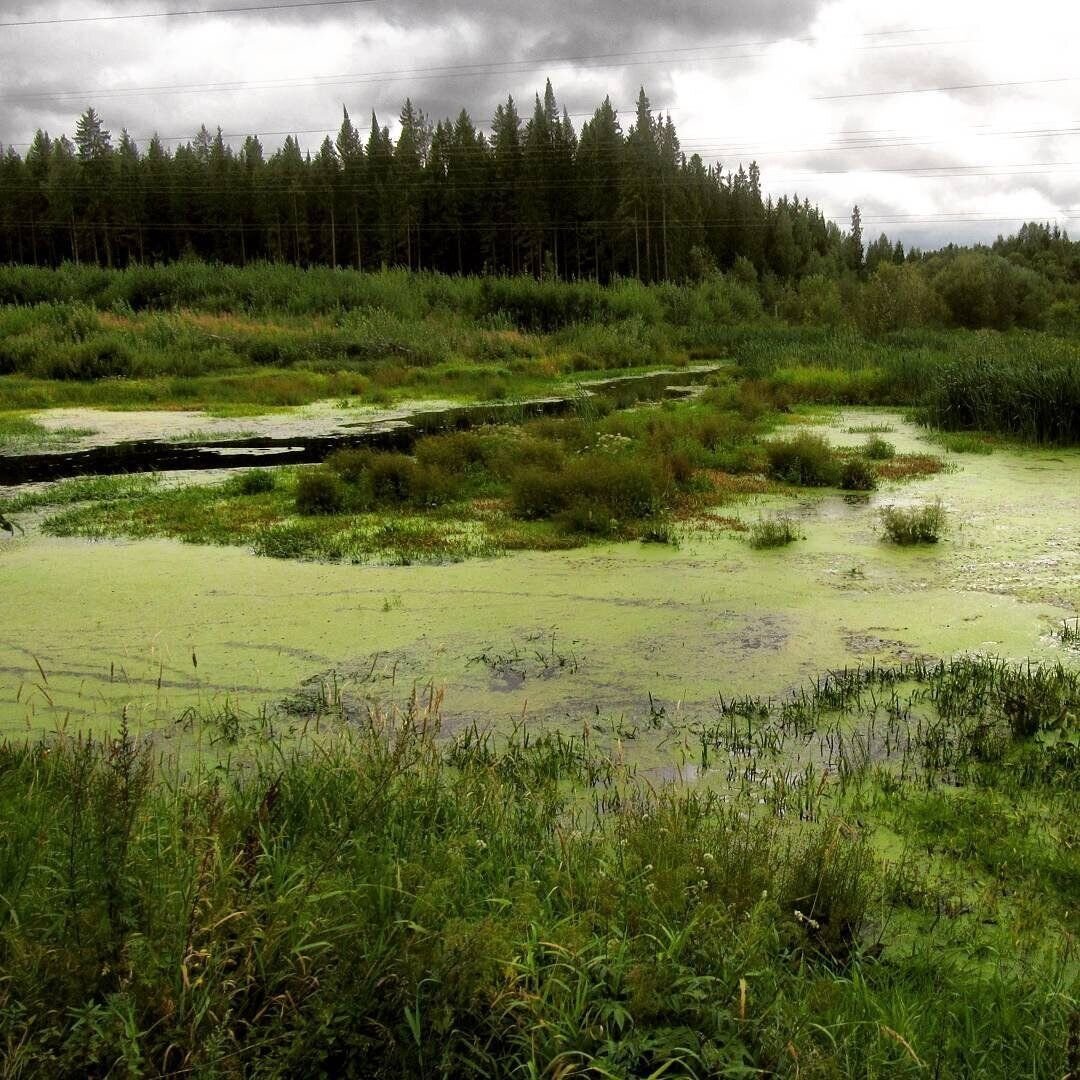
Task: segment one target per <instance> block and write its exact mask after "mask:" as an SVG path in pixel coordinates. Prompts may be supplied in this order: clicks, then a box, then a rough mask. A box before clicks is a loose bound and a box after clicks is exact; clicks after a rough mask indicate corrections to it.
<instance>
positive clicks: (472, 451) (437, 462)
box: [416, 431, 497, 474]
mask: <svg viewBox="0 0 1080 1080" xmlns="http://www.w3.org/2000/svg"><path fill="white" fill-rule="evenodd" d="M496 446H497V440H495V439H494V438H492V437H491V436H484V435H479V434H477V433H476V432H473V431H458V432H454V433H453V434H450V435H435V436H431V437H430V438H427V439H421V440H420V442H418V443H417V446H416V460H417V461H418V462H419V463H420V464H421V465H427V466H431V467H433V468H438V469H442V470H443V471H444V472H447V473H454V474H461V473H467V472H470V471H472V470H475V469H477V468H478V467H482V466H484V465H486V464H487V463H488V461H489V460H490V459H491V457H492V456H493V454H494V452H495V449H496Z"/></svg>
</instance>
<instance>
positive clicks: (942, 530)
mask: <svg viewBox="0 0 1080 1080" xmlns="http://www.w3.org/2000/svg"><path fill="white" fill-rule="evenodd" d="M914 272H915V271H912V273H914ZM150 284H152V285H153V286H154V288H153V289H152V290H149V285H150ZM875 284H876V282H875V279H873V278H871V279H870V280H869V281H864V283H863V284H862V285H861V286H859V288H860V289H861V290H862V291H857V290H856V291H853V292H851V294H850V296H848V297H847V298H846V299H845V303H847V304H848V305H849V310H848V315H847V316H846V317H845V318H844V319H842V320H841V321H839V322H837V323H835V324H828V325H825V324H813V323H812V322H809V321H803V320H801V319H799V318H796V317H794V316H791V315H790V314H789V315H783V314H782V313H779V311H778V312H777V313H774V314H772V315H769V314H766V313H765V310H764V309H763V308H762V306H761V303H760V300H759V298H758V294H757V292H756V291H755V290H754V289H753V288H752V287H750V286H747V285H745V284H743V283H740V282H739V281H738V280H737V279H736V276H735V275H733V274H722V273H719V272H715V273H711V274H707V275H705V276H703V277H702V279H701V280H698V281H696V282H695V281H688V282H687V283H685V284H680V285H676V284H671V283H665V284H655V285H646V284H642V283H640V282H635V281H629V280H621V281H620V280H616V281H613V282H612V283H610V284H605V285H600V284H594V283H586V282H569V281H566V282H557V281H551V280H540V281H535V280H533V279H531V278H529V279H526V278H524V277H516V278H509V277H508V278H498V279H487V278H469V277H459V278H451V277H444V276H441V275H438V274H434V273H423V274H417V273H412V274H410V273H408V272H406V271H402V270H383V271H381V272H379V271H375V272H369V273H364V274H359V273H355V272H351V271H349V272H346V271H338V272H336V273H335V272H331V271H329V270H323V269H318V268H312V269H308V270H304V269H299V268H291V267H285V266H282V265H277V264H275V265H271V264H264V265H260V266H254V267H249V268H246V269H239V268H235V267H233V268H228V267H221V266H219V267H210V266H208V265H205V264H199V263H197V262H194V261H189V262H185V263H182V264H174V265H172V266H161V267H158V268H155V269H150V268H147V267H138V268H129V269H128V270H97V269H90V268H82V269H80V268H78V267H75V266H72V265H70V264H68V265H65V266H63V267H62V268H60V269H59V270H44V269H40V270H39V269H32V268H29V267H18V268H16V267H11V268H7V269H5V268H3V267H0V526H2V527H3V531H0V598H2V601H3V610H4V624H3V629H2V630H0V1059H2V1062H3V1064H2V1065H0V1075H3V1076H5V1077H7V1076H11V1077H23V1076H38V1075H51V1076H58V1077H67V1076H71V1077H75V1076H100V1077H106V1076H109V1077H119V1076H124V1077H129V1076H130V1077H141V1076H161V1077H166V1076H167V1077H173V1076H176V1077H179V1076H199V1077H239V1076H249V1075H250V1076H268V1077H269V1076H305V1077H307V1076H326V1077H331V1076H333V1077H337V1076H356V1077H384V1076H385V1077H390V1076H425V1077H427V1076H430V1077H438V1076H447V1077H453V1076H535V1077H539V1076H552V1077H554V1076H561V1077H569V1076H595V1077H661V1076H671V1077H675V1076H679V1077H682V1076H688V1077H689V1076H692V1077H714V1076H715V1077H721V1076H723V1077H749V1076H769V1077H799V1078H817V1077H821V1078H826V1077H854V1076H862V1077H912V1078H915V1077H930V1076H935V1077H1000V1078H1002V1080H1004V1078H1013V1077H1032V1078H1036V1077H1037V1078H1046V1080H1060V1078H1061V1077H1064V1076H1068V1077H1072V1078H1076V1077H1080V943H1078V936H1077V935H1078V934H1080V771H1078V764H1080V631H1078V629H1077V619H1078V617H1080V529H1078V525H1080V351H1078V347H1077V344H1076V343H1077V340H1078V338H1077V336H1076V333H1074V332H1073V331H1070V330H1069V329H1068V328H1061V327H1058V328H1057V329H1056V330H1054V329H1053V328H1045V327H1044V328H1041V329H1040V328H1034V327H1023V326H1017V327H1013V328H1008V329H994V328H985V327H981V328H970V327H965V326H964V325H954V324H950V322H949V320H948V319H945V318H943V319H941V320H939V321H937V322H934V321H933V320H928V321H926V322H925V323H923V322H920V323H919V325H910V326H903V327H900V328H895V327H892V328H890V327H880V326H867V325H866V322H865V319H864V318H863V317H862V315H860V312H863V311H864V309H865V306H866V305H868V304H869V303H870V301H871V300H873V298H874V295H875V294H874V293H873V289H874V287H875ZM852 289H853V290H854V289H855V286H852ZM750 294H753V295H752V296H750ZM148 295H152V296H153V297H156V298H158V299H154V300H152V301H147V300H142V301H140V299H139V298H140V297H145V296H148ZM838 295H839V294H838ZM161 297H167V298H168V299H167V300H161V299H160V298H161ZM747 305H749V306H747ZM860 305H862V306H860Z"/></svg>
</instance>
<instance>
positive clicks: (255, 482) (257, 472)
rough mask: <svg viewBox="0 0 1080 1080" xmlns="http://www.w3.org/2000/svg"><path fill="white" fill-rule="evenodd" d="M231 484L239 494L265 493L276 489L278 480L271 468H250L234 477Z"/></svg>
mask: <svg viewBox="0 0 1080 1080" xmlns="http://www.w3.org/2000/svg"><path fill="white" fill-rule="evenodd" d="M230 486H231V488H232V490H234V491H235V492H236V493H237V494H238V495H265V494H266V493H267V492H270V491H273V490H274V488H275V487H276V486H277V481H276V478H275V477H274V474H273V473H272V472H271V471H270V470H269V469H248V470H247V471H246V472H242V473H240V474H239V476H235V477H233V478H232V479H231V480H230Z"/></svg>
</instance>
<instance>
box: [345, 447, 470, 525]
mask: <svg viewBox="0 0 1080 1080" xmlns="http://www.w3.org/2000/svg"><path fill="white" fill-rule="evenodd" d="M432 441H439V439H438V438H436V439H434V440H432ZM326 464H327V467H328V468H329V469H330V470H332V471H333V472H334V473H335V474H336V475H337V476H339V477H340V478H341V480H343V481H344V482H345V483H346V484H348V485H349V489H350V491H349V502H350V504H351V506H352V508H353V509H366V508H367V507H368V506H370V505H371V504H372V503H382V504H389V505H399V506H401V505H412V506H419V507H425V506H439V505H441V504H442V503H445V502H449V501H450V500H451V499H453V498H454V497H455V496H456V495H457V494H458V492H459V489H460V480H459V479H458V477H456V476H453V475H451V473H450V472H448V471H447V470H446V469H443V468H441V467H440V466H438V465H434V464H431V463H430V462H419V461H416V460H414V459H413V458H411V457H409V455H408V454H396V453H386V452H377V451H374V450H339V451H338V452H337V453H336V454H331V456H330V457H329V458H327V460H326Z"/></svg>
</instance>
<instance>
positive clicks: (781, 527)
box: [747, 514, 803, 550]
mask: <svg viewBox="0 0 1080 1080" xmlns="http://www.w3.org/2000/svg"><path fill="white" fill-rule="evenodd" d="M802 539H803V534H802V530H801V529H800V528H799V526H798V524H797V522H796V521H795V519H794V518H792V517H790V516H788V515H787V514H777V515H776V516H775V517H770V518H758V520H757V521H755V522H754V524H753V525H751V526H750V531H749V533H748V534H747V543H749V545H750V546H751V547H752V548H757V549H759V550H760V549H764V548H777V547H786V546H787V545H788V544H792V543H794V542H795V541H796V540H802Z"/></svg>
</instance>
